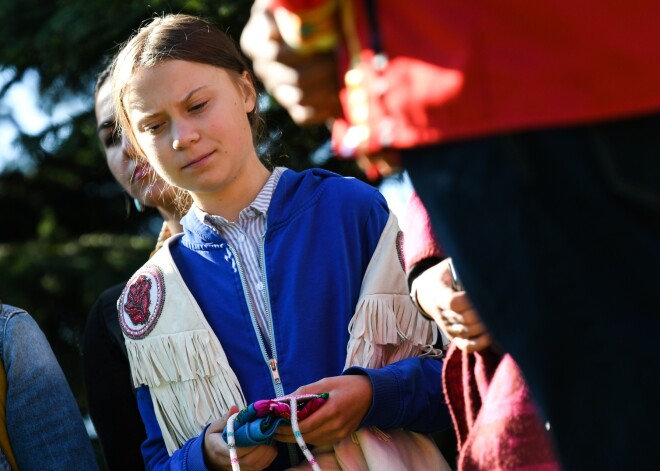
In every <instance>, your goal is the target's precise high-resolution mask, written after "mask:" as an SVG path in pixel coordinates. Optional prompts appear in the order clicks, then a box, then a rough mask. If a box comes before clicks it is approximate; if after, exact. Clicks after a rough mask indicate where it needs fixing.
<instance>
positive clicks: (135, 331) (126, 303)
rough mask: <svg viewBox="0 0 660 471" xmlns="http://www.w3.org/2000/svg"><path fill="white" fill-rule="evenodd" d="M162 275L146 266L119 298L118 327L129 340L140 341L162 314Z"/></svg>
mask: <svg viewBox="0 0 660 471" xmlns="http://www.w3.org/2000/svg"><path fill="white" fill-rule="evenodd" d="M164 300H165V283H164V279H163V272H161V271H160V268H158V267H157V266H155V265H147V266H145V267H143V268H142V269H141V270H140V271H139V272H137V273H136V274H135V275H133V277H132V278H131V279H130V280H129V282H128V283H127V284H126V287H125V288H124V291H123V292H122V294H121V298H119V306H118V311H119V312H118V314H119V325H121V328H122V330H123V331H124V334H126V336H127V337H129V338H132V339H135V340H139V339H142V338H144V337H146V336H147V335H149V332H151V330H152V329H153V328H154V327H155V325H156V322H157V321H158V318H159V317H160V314H161V312H162V310H163V302H164Z"/></svg>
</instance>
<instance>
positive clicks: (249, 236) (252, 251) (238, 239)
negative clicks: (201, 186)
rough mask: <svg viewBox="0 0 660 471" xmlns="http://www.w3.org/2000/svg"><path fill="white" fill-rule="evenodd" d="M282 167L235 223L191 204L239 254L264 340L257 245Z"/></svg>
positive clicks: (264, 311) (278, 168)
mask: <svg viewBox="0 0 660 471" xmlns="http://www.w3.org/2000/svg"><path fill="white" fill-rule="evenodd" d="M284 170H286V169H285V168H284V167H276V168H275V169H274V170H273V173H272V174H271V176H270V177H269V178H268V181H266V184H265V185H264V187H263V188H262V189H261V191H260V192H259V194H258V195H257V197H256V198H255V199H254V201H253V202H252V203H250V204H249V205H248V206H247V207H246V208H244V209H243V210H242V211H241V212H240V213H239V215H238V221H237V222H231V221H229V220H227V219H225V218H223V217H222V216H215V215H212V214H208V213H206V212H204V211H202V210H201V209H199V208H198V207H197V206H195V205H193V209H194V211H195V215H196V216H197V217H198V218H199V220H200V221H202V222H203V223H204V224H206V225H207V226H209V227H211V228H212V229H213V230H215V231H216V232H217V233H218V234H219V235H220V236H221V237H223V238H224V239H225V240H226V241H227V242H228V243H229V245H231V246H232V247H233V248H234V250H235V252H236V255H237V256H238V262H239V263H240V264H241V267H242V268H243V274H244V276H245V282H246V284H247V289H248V292H247V293H246V295H247V297H248V299H249V300H250V303H251V305H252V309H253V310H254V314H255V316H256V318H257V323H258V324H259V328H260V329H261V333H262V335H263V336H264V338H265V339H267V338H269V335H268V327H267V326H268V322H267V320H266V300H265V294H266V293H265V286H264V284H263V281H262V276H261V274H262V270H263V267H262V266H261V265H260V259H259V247H260V246H261V240H262V238H263V236H264V234H265V233H266V216H267V214H268V206H270V200H271V198H272V197H273V192H274V191H275V187H276V186H277V182H278V181H279V179H280V176H281V175H282V172H284ZM266 346H267V348H270V345H268V344H267V345H266Z"/></svg>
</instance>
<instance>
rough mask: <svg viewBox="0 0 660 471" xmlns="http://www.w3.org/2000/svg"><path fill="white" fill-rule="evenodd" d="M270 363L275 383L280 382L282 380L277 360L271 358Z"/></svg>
mask: <svg viewBox="0 0 660 471" xmlns="http://www.w3.org/2000/svg"><path fill="white" fill-rule="evenodd" d="M268 363H269V365H270V374H272V375H273V381H275V384H280V383H281V382H282V381H281V380H280V372H279V370H278V369H277V360H276V359H275V358H271V359H270V360H269V361H268Z"/></svg>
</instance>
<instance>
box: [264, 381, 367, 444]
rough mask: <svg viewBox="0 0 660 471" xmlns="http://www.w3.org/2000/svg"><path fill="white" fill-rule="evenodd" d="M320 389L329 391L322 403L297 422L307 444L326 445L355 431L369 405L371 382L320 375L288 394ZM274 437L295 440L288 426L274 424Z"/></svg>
mask: <svg viewBox="0 0 660 471" xmlns="http://www.w3.org/2000/svg"><path fill="white" fill-rule="evenodd" d="M324 392H327V393H329V396H328V400H327V401H326V402H325V404H323V406H321V407H320V408H319V409H318V410H316V411H314V413H313V414H311V415H310V416H309V417H307V418H306V419H304V420H301V421H300V422H299V426H300V431H301V432H302V435H303V439H304V440H305V442H306V443H308V444H313V445H328V444H332V443H335V442H337V441H339V440H342V439H344V438H346V437H348V436H349V435H350V434H351V433H353V432H354V431H355V430H357V428H358V426H359V425H360V422H362V419H364V417H365V415H367V412H368V411H369V408H370V407H371V399H372V395H373V390H372V387H371V381H370V380H369V378H368V377H367V376H361V375H344V376H333V377H331V378H324V379H322V380H320V381H317V382H316V383H312V384H308V385H306V386H301V387H300V388H298V389H297V390H296V391H294V392H293V393H292V394H321V393H324ZM275 439H276V440H279V441H281V442H285V443H295V442H296V440H295V438H294V436H293V430H292V429H291V426H289V425H287V426H280V427H278V428H277V431H276V433H275Z"/></svg>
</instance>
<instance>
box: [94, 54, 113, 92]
mask: <svg viewBox="0 0 660 471" xmlns="http://www.w3.org/2000/svg"><path fill="white" fill-rule="evenodd" d="M101 65H102V66H103V68H102V69H101V72H99V74H98V75H97V76H96V83H95V84H94V99H96V97H97V96H98V94H99V89H100V88H101V87H102V86H103V84H104V83H105V82H107V81H108V79H109V78H110V75H111V74H112V65H113V56H107V57H104V58H103V60H102V61H101Z"/></svg>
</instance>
